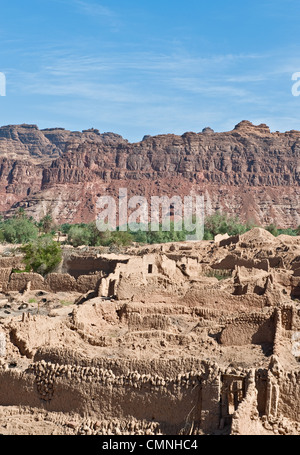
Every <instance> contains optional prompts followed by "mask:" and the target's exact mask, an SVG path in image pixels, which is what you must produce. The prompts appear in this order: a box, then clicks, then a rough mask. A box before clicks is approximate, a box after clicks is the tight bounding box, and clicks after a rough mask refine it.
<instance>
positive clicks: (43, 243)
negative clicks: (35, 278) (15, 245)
mask: <svg viewBox="0 0 300 455" xmlns="http://www.w3.org/2000/svg"><path fill="white" fill-rule="evenodd" d="M20 250H21V251H22V252H23V253H24V259H23V261H24V263H25V265H26V271H27V272H30V271H33V272H36V273H40V274H41V275H46V274H47V273H49V272H52V270H53V269H54V268H55V267H56V266H57V265H58V264H59V263H60V261H61V260H62V251H61V246H60V244H59V243H57V242H55V241H54V240H53V239H52V237H51V236H48V235H45V236H42V237H40V238H38V239H37V240H34V241H32V242H30V243H28V244H27V245H23V246H22V247H21V248H20Z"/></svg>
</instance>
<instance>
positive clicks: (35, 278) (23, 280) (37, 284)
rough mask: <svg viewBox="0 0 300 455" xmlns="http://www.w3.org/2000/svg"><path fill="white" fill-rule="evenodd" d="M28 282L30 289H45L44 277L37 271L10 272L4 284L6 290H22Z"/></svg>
mask: <svg viewBox="0 0 300 455" xmlns="http://www.w3.org/2000/svg"><path fill="white" fill-rule="evenodd" d="M29 283H30V289H32V290H37V289H39V290H47V284H46V283H45V280H44V278H43V277H42V276H41V275H39V274H38V273H26V272H24V273H12V274H11V275H10V278H9V282H8V283H7V285H6V289H5V290H6V291H8V292H10V291H19V292H20V291H21V292H22V291H24V290H25V289H26V288H27V286H28V285H29Z"/></svg>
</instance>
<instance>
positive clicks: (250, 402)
mask: <svg viewBox="0 0 300 455" xmlns="http://www.w3.org/2000/svg"><path fill="white" fill-rule="evenodd" d="M258 419H259V414H258V410H257V389H256V386H255V371H254V370H253V371H251V373H250V374H249V377H248V380H247V391H246V397H245V398H244V400H243V401H242V402H241V403H240V405H239V406H238V409H237V410H236V411H235V413H234V414H233V416H232V423H231V433H230V434H231V435H251V434H259V432H258V431H257V427H258V426H260V427H261V424H260V423H259V420H258Z"/></svg>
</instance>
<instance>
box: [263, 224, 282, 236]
mask: <svg viewBox="0 0 300 455" xmlns="http://www.w3.org/2000/svg"><path fill="white" fill-rule="evenodd" d="M265 229H266V231H268V232H270V233H271V234H272V235H274V237H277V236H278V235H279V232H278V229H277V227H276V226H275V224H270V225H269V226H266V228H265Z"/></svg>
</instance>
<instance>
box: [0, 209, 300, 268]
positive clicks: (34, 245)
mask: <svg viewBox="0 0 300 455" xmlns="http://www.w3.org/2000/svg"><path fill="white" fill-rule="evenodd" d="M193 221H194V220H193ZM254 226H255V225H254V224H253V223H242V222H241V221H240V220H239V219H238V217H237V216H229V215H228V214H226V213H221V212H216V213H214V214H213V215H209V216H207V217H206V218H205V222H204V240H213V239H214V237H215V236H216V235H218V234H226V233H227V234H228V235H229V236H234V235H238V234H243V233H245V232H247V231H248V230H250V229H252V228H253V227H254ZM146 228H147V229H145V230H142V229H140V226H137V228H136V229H134V228H132V229H131V230H128V231H124V232H123V231H120V229H117V231H115V232H111V231H109V230H106V231H105V232H100V231H99V230H98V228H97V226H96V223H95V222H93V223H80V224H69V223H65V224H62V225H60V226H56V225H55V223H54V221H53V218H52V215H51V214H47V215H45V216H44V217H43V218H42V219H41V220H40V221H38V222H37V221H35V220H33V218H29V217H27V216H26V213H25V211H24V209H23V208H20V209H19V210H18V212H17V213H16V215H15V216H14V217H12V218H9V219H6V220H3V219H2V218H0V243H4V242H7V243H13V244H22V245H23V250H24V251H25V249H26V251H25V252H26V254H27V256H26V258H27V259H26V261H27V263H26V268H27V269H30V270H40V271H41V272H42V273H47V271H49V270H51V269H53V267H54V266H55V265H54V264H56V263H57V261H58V259H59V251H58V250H60V244H59V243H58V242H56V241H54V240H53V237H54V235H55V234H56V233H58V234H59V236H60V235H61V234H63V235H65V236H66V237H67V238H66V240H65V243H67V244H70V245H73V246H74V247H78V246H104V247H112V248H113V247H116V250H117V249H118V248H119V247H122V246H129V245H131V244H132V243H133V242H136V243H139V244H156V243H158V244H159V243H168V242H180V241H185V240H186V236H187V235H192V234H193V233H191V232H188V230H187V229H185V227H184V226H183V229H181V230H180V229H179V228H178V226H176V224H174V222H171V223H170V230H169V231H165V230H164V229H163V227H162V226H161V225H160V226H159V230H158V231H152V230H151V227H150V225H149V226H146ZM265 229H266V230H268V231H269V232H271V233H272V234H273V235H274V236H278V235H280V234H286V235H291V236H296V235H300V226H299V227H298V228H297V229H291V228H290V229H279V228H277V227H276V226H275V225H274V224H270V225H269V226H267V227H265ZM55 245H56V246H57V250H56V249H55V247H54V246H55ZM24 248H25V249H24ZM30 255H32V256H31V257H30ZM52 256H53V261H54V262H53V263H52V262H51V260H50V257H52Z"/></svg>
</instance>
